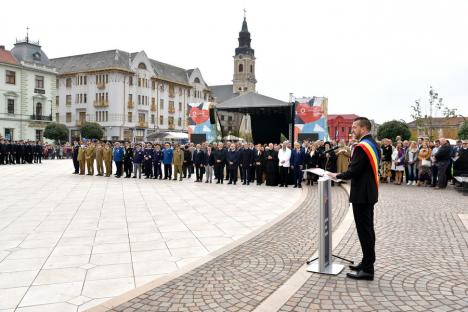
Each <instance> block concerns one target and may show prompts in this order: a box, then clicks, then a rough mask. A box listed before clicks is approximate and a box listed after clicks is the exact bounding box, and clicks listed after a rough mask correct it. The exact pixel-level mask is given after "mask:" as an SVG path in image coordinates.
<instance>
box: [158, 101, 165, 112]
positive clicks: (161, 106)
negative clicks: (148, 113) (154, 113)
mask: <svg viewBox="0 0 468 312" xmlns="http://www.w3.org/2000/svg"><path fill="white" fill-rule="evenodd" d="M159 109H160V110H163V109H164V100H163V99H160V100H159Z"/></svg>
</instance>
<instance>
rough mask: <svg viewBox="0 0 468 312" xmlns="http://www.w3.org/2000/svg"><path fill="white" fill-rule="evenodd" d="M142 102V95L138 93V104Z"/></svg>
mask: <svg viewBox="0 0 468 312" xmlns="http://www.w3.org/2000/svg"><path fill="white" fill-rule="evenodd" d="M140 104H141V95H139V94H138V105H140Z"/></svg>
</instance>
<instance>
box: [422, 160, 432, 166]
mask: <svg viewBox="0 0 468 312" xmlns="http://www.w3.org/2000/svg"><path fill="white" fill-rule="evenodd" d="M421 166H423V167H430V166H431V161H430V160H427V159H423V160H421Z"/></svg>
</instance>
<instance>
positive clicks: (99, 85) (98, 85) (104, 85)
mask: <svg viewBox="0 0 468 312" xmlns="http://www.w3.org/2000/svg"><path fill="white" fill-rule="evenodd" d="M96 87H97V88H98V89H104V88H105V87H106V83H105V82H98V83H96Z"/></svg>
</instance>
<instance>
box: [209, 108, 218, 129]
mask: <svg viewBox="0 0 468 312" xmlns="http://www.w3.org/2000/svg"><path fill="white" fill-rule="evenodd" d="M208 112H209V113H210V124H212V125H214V124H216V114H215V109H214V107H210V108H209V109H208Z"/></svg>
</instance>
